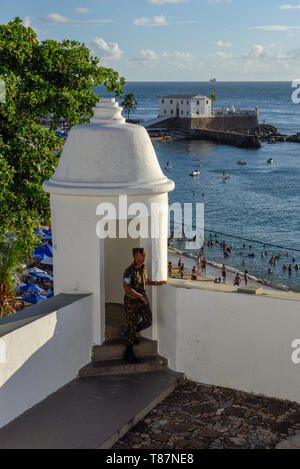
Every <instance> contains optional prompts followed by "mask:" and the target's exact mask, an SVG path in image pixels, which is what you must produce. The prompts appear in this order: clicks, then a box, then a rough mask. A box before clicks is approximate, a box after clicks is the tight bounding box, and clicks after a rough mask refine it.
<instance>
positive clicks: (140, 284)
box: [123, 262, 148, 299]
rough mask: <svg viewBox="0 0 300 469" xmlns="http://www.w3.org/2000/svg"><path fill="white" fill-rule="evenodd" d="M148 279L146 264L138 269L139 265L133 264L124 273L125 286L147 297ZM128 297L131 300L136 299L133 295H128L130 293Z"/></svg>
mask: <svg viewBox="0 0 300 469" xmlns="http://www.w3.org/2000/svg"><path fill="white" fill-rule="evenodd" d="M147 278H148V277H147V270H146V267H145V264H142V265H141V266H140V267H138V265H137V264H136V263H135V262H133V263H132V264H131V265H130V266H129V267H127V269H126V270H125V272H124V277H123V285H124V286H126V285H128V286H129V287H131V288H132V289H133V290H135V291H136V292H137V293H140V294H141V295H146V282H147ZM126 295H127V296H129V297H130V298H135V297H133V296H131V295H128V293H126ZM135 299H137V298H135Z"/></svg>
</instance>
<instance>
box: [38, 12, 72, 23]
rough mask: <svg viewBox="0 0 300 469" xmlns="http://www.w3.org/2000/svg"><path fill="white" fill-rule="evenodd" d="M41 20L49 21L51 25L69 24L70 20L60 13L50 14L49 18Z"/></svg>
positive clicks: (44, 17) (45, 17)
mask: <svg viewBox="0 0 300 469" xmlns="http://www.w3.org/2000/svg"><path fill="white" fill-rule="evenodd" d="M41 19H42V20H43V21H49V22H50V23H67V21H69V20H68V18H66V17H65V16H62V15H59V14H58V13H50V14H49V15H47V16H43V18H41Z"/></svg>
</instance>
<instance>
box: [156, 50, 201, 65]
mask: <svg viewBox="0 0 300 469" xmlns="http://www.w3.org/2000/svg"><path fill="white" fill-rule="evenodd" d="M161 59H162V60H163V61H164V62H166V63H167V64H168V65H172V66H173V67H176V68H179V69H180V70H183V69H188V68H190V66H191V64H192V62H193V60H194V57H193V55H192V54H191V53H190V52H180V51H177V50H174V51H173V52H163V53H162V56H161Z"/></svg>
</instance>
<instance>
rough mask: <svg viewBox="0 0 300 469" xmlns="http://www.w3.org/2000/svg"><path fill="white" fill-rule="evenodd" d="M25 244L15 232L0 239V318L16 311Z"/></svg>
mask: <svg viewBox="0 0 300 469" xmlns="http://www.w3.org/2000/svg"><path fill="white" fill-rule="evenodd" d="M24 246H25V245H24V241H23V239H22V238H21V237H18V236H17V235H15V234H13V233H9V234H6V235H4V236H3V237H2V238H1V241H0V319H1V318H4V316H8V315H9V314H11V313H13V312H14V311H15V303H16V294H15V287H16V285H17V284H18V282H19V280H20V278H21V276H22V272H23V271H24V269H25V265H24V253H25V247H24Z"/></svg>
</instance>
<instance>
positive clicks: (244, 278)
mask: <svg viewBox="0 0 300 469" xmlns="http://www.w3.org/2000/svg"><path fill="white" fill-rule="evenodd" d="M183 239H184V233H182V235H181V237H180V240H179V241H182V240H183ZM193 241H196V236H194V238H193ZM170 245H174V237H173V236H172V235H171V237H170V238H169V246H170ZM262 246H263V250H262V251H261V252H257V250H256V251H255V252H254V249H253V246H252V244H249V245H247V244H245V243H243V244H242V245H241V246H240V247H239V248H238V249H239V256H240V257H242V258H243V260H242V261H241V263H242V265H243V266H246V261H245V259H244V258H245V257H248V258H255V257H257V256H260V257H261V259H263V260H265V261H266V262H267V263H268V264H269V265H268V274H269V275H271V274H272V273H273V269H275V268H276V267H279V261H280V259H281V261H282V259H284V263H283V264H282V262H280V265H281V264H282V265H281V268H282V270H283V271H284V272H287V273H288V274H289V275H291V274H292V273H293V272H298V271H299V264H297V262H296V258H295V257H294V256H292V255H291V254H290V253H289V252H288V251H286V252H285V253H282V252H281V253H278V254H276V255H274V254H272V253H270V252H268V250H267V245H266V244H264V245H262ZM213 247H220V249H222V250H223V256H224V259H228V258H229V257H230V256H231V254H232V252H233V249H234V245H233V243H232V242H226V241H219V239H218V236H217V234H215V235H214V236H213V235H212V233H210V234H209V239H207V240H206V241H205V242H204V244H203V246H202V248H201V250H200V252H199V253H195V254H196V256H197V264H196V265H195V266H194V267H193V269H192V272H191V280H197V279H198V276H199V275H202V276H205V274H206V263H207V261H206V259H205V257H204V250H207V249H209V248H213ZM288 261H289V262H288ZM177 269H178V275H179V277H180V278H184V273H185V268H184V263H183V262H182V260H181V259H179V261H178V266H177ZM173 270H174V268H173V266H172V263H171V262H169V276H170V277H172V275H173ZM221 273H222V277H217V278H215V279H214V282H215V283H226V278H227V268H226V265H225V264H223V265H222V269H221ZM248 280H249V272H248V270H247V269H245V270H244V272H243V274H239V273H236V275H235V277H234V285H236V286H240V284H241V283H242V282H243V283H244V285H245V286H247V285H248Z"/></svg>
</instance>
